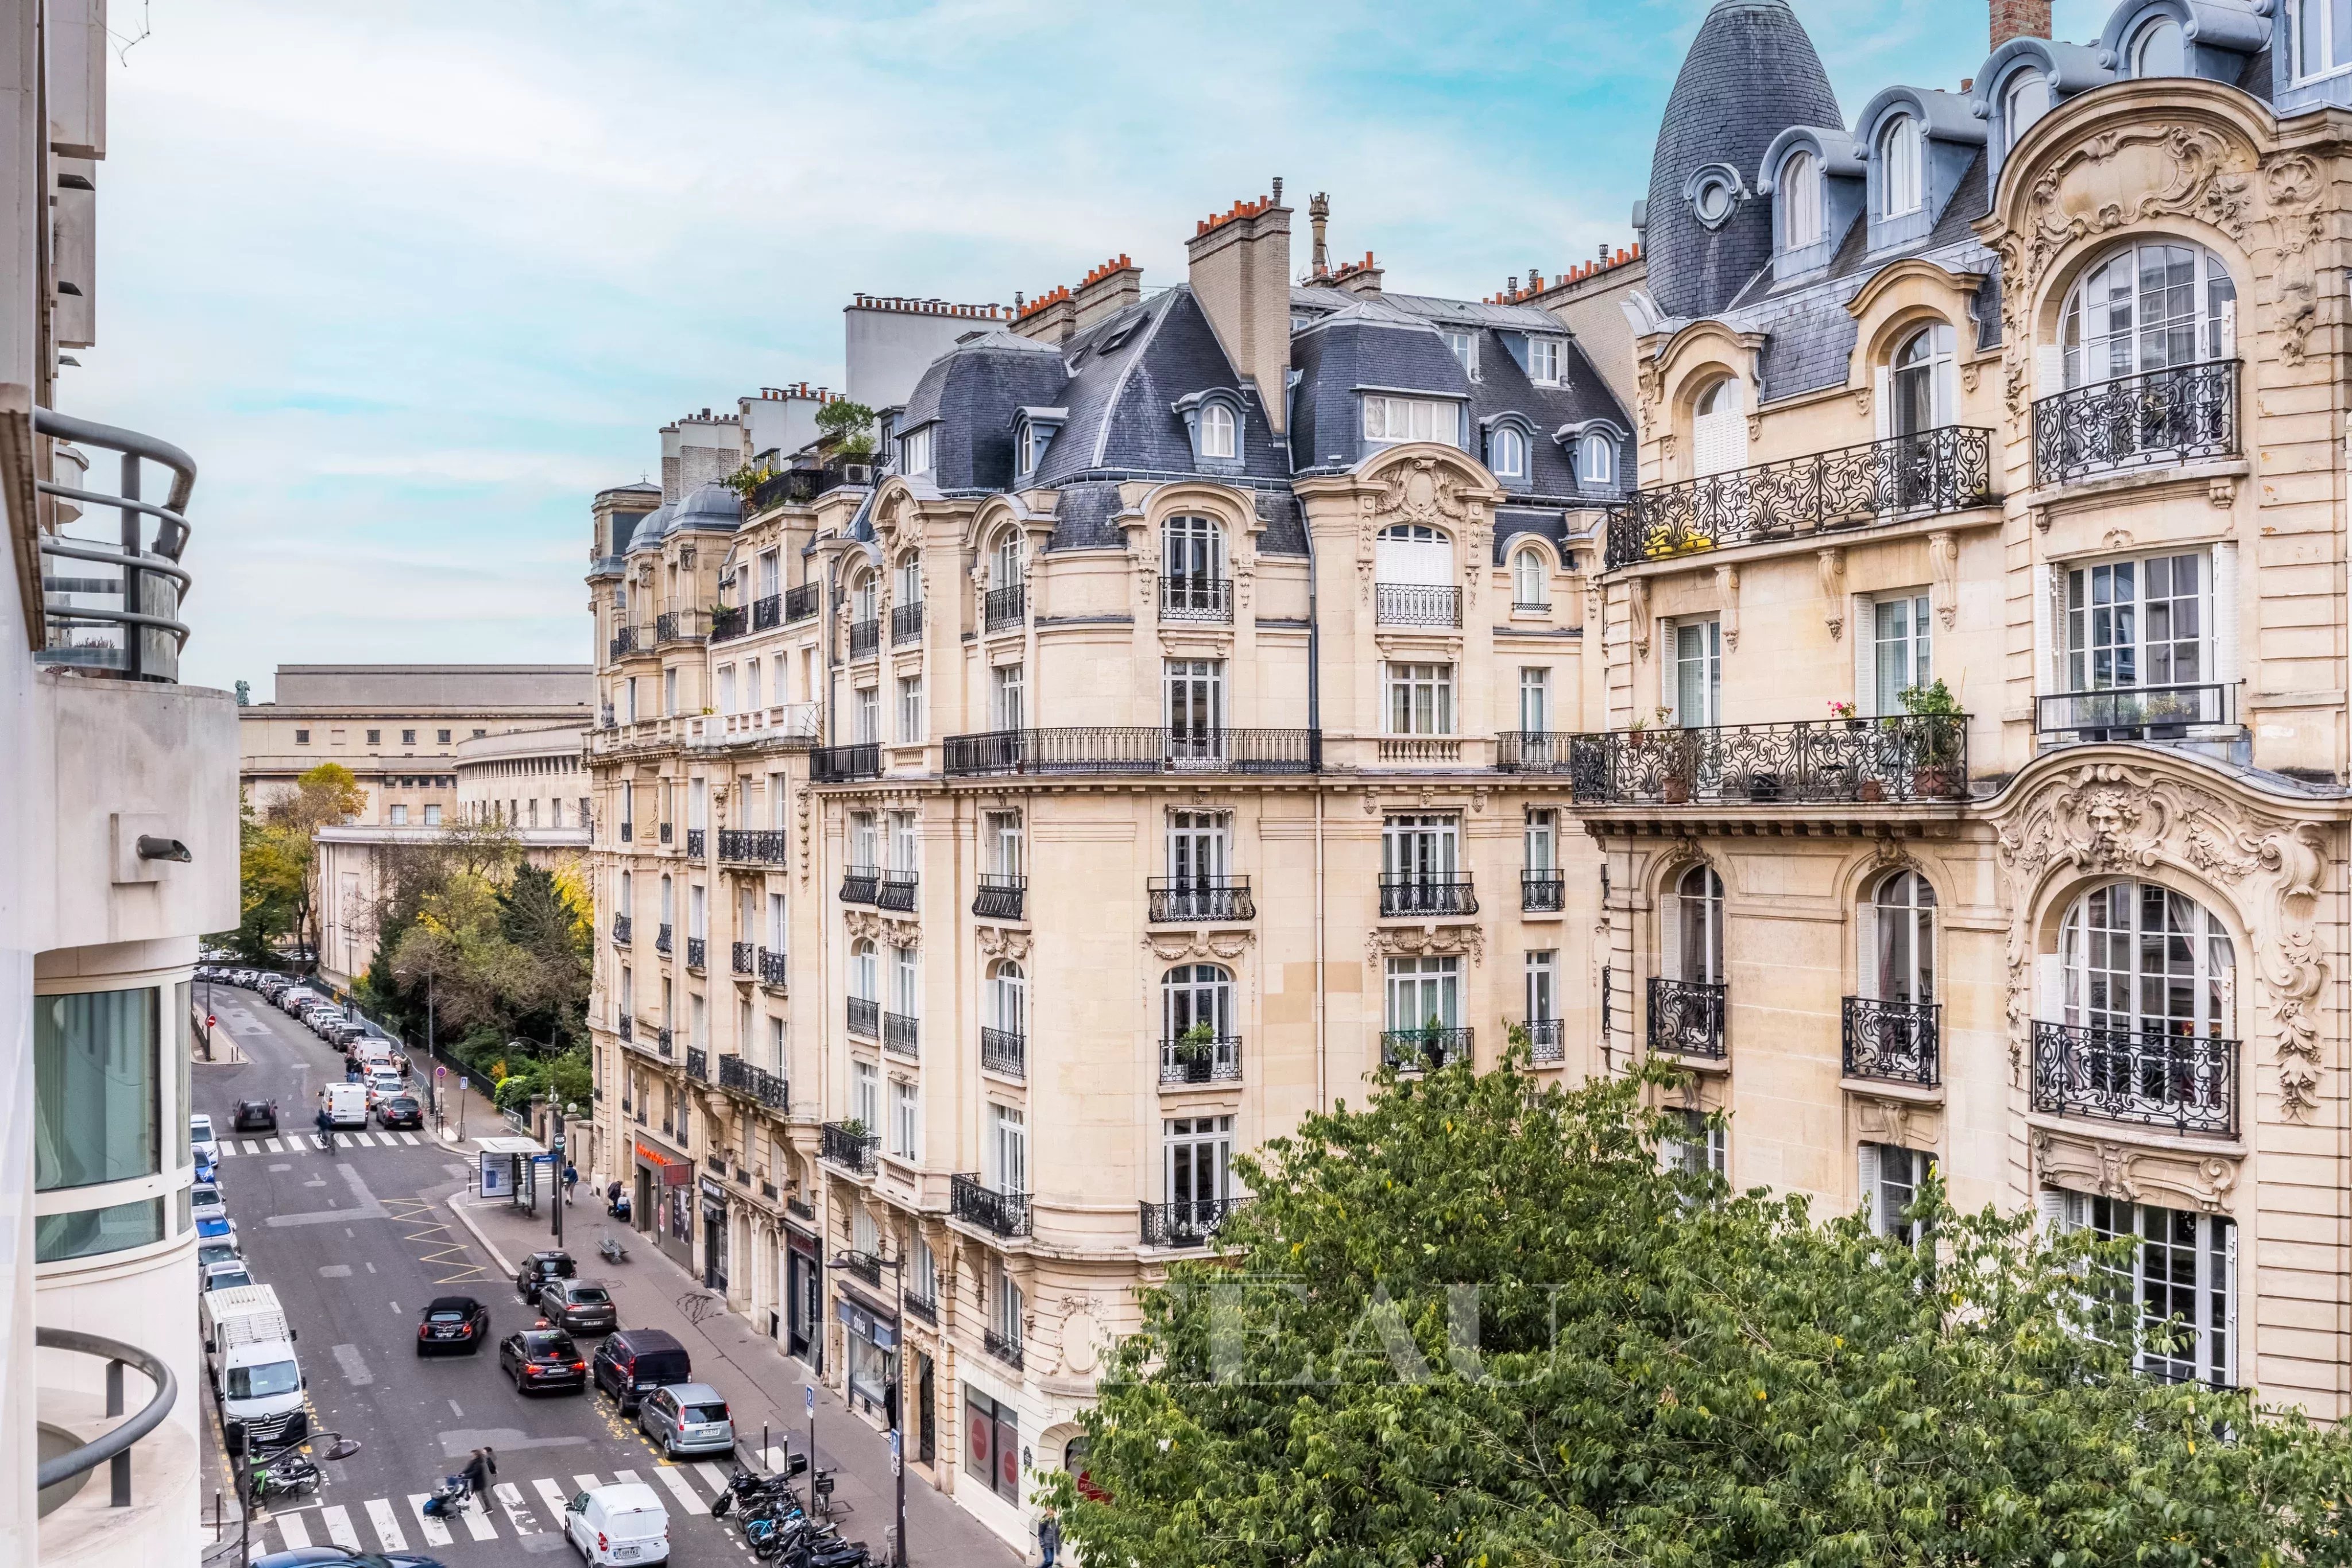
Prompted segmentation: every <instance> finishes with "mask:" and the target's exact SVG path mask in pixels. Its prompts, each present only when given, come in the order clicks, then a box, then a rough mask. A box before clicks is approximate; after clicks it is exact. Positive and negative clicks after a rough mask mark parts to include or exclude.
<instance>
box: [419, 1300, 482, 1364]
mask: <svg viewBox="0 0 2352 1568" xmlns="http://www.w3.org/2000/svg"><path fill="white" fill-rule="evenodd" d="M489 1337H490V1309H489V1308H488V1307H486V1306H484V1305H482V1303H481V1302H479V1301H476V1300H474V1298H473V1297H471V1296H436V1297H434V1298H433V1300H432V1301H430V1302H428V1303H426V1305H425V1315H424V1316H423V1317H420V1318H418V1319H417V1320H416V1354H419V1355H441V1354H448V1353H450V1352H454V1351H462V1352H464V1353H465V1354H467V1355H472V1354H474V1353H476V1352H477V1351H478V1350H480V1349H481V1348H482V1343H483V1342H484V1341H485V1340H488V1338H489Z"/></svg>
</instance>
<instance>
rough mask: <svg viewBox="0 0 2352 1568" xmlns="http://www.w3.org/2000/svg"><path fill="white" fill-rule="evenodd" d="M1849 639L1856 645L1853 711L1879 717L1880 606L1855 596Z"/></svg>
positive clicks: (1867, 598) (1849, 625) (1867, 599)
mask: <svg viewBox="0 0 2352 1568" xmlns="http://www.w3.org/2000/svg"><path fill="white" fill-rule="evenodd" d="M1846 637H1847V638H1848V640H1849V641H1851V642H1852V643H1853V711H1854V712H1855V713H1857V714H1860V715H1862V716H1864V718H1875V717H1877V716H1878V663H1877V660H1878V605H1877V603H1876V602H1875V601H1873V600H1872V599H1870V598H1869V597H1868V596H1867V595H1865V594H1860V593H1857V594H1855V595H1854V596H1853V611H1852V612H1851V614H1850V616H1849V618H1848V619H1847V621H1846Z"/></svg>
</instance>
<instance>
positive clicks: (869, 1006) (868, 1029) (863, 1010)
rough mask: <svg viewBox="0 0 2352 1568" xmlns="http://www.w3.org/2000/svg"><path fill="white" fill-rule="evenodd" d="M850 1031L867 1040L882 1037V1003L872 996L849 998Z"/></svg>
mask: <svg viewBox="0 0 2352 1568" xmlns="http://www.w3.org/2000/svg"><path fill="white" fill-rule="evenodd" d="M849 1032H850V1033H852V1034H855V1035H863V1036H864V1037H865V1038H866V1039H867V1040H879V1039H881V1038H882V1004H881V1003H880V1002H877V1001H876V1000H875V999H874V998H872V997H852V998H849Z"/></svg>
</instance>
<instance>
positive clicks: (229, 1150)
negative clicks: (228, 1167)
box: [220, 1143, 236, 1160]
mask: <svg viewBox="0 0 2352 1568" xmlns="http://www.w3.org/2000/svg"><path fill="white" fill-rule="evenodd" d="M220 1157H221V1158H222V1159H225V1160H233V1159H235V1158H236V1145H235V1144H229V1143H224V1144H223V1145H221V1146H220Z"/></svg>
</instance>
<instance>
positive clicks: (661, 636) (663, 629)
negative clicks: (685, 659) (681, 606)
mask: <svg viewBox="0 0 2352 1568" xmlns="http://www.w3.org/2000/svg"><path fill="white" fill-rule="evenodd" d="M709 636H710V613H709V612H708V611H704V610H665V611H663V612H661V613H660V614H659V615H656V616H655V617H654V641H655V642H656V643H700V642H704V641H707V640H708V639H709Z"/></svg>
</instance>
